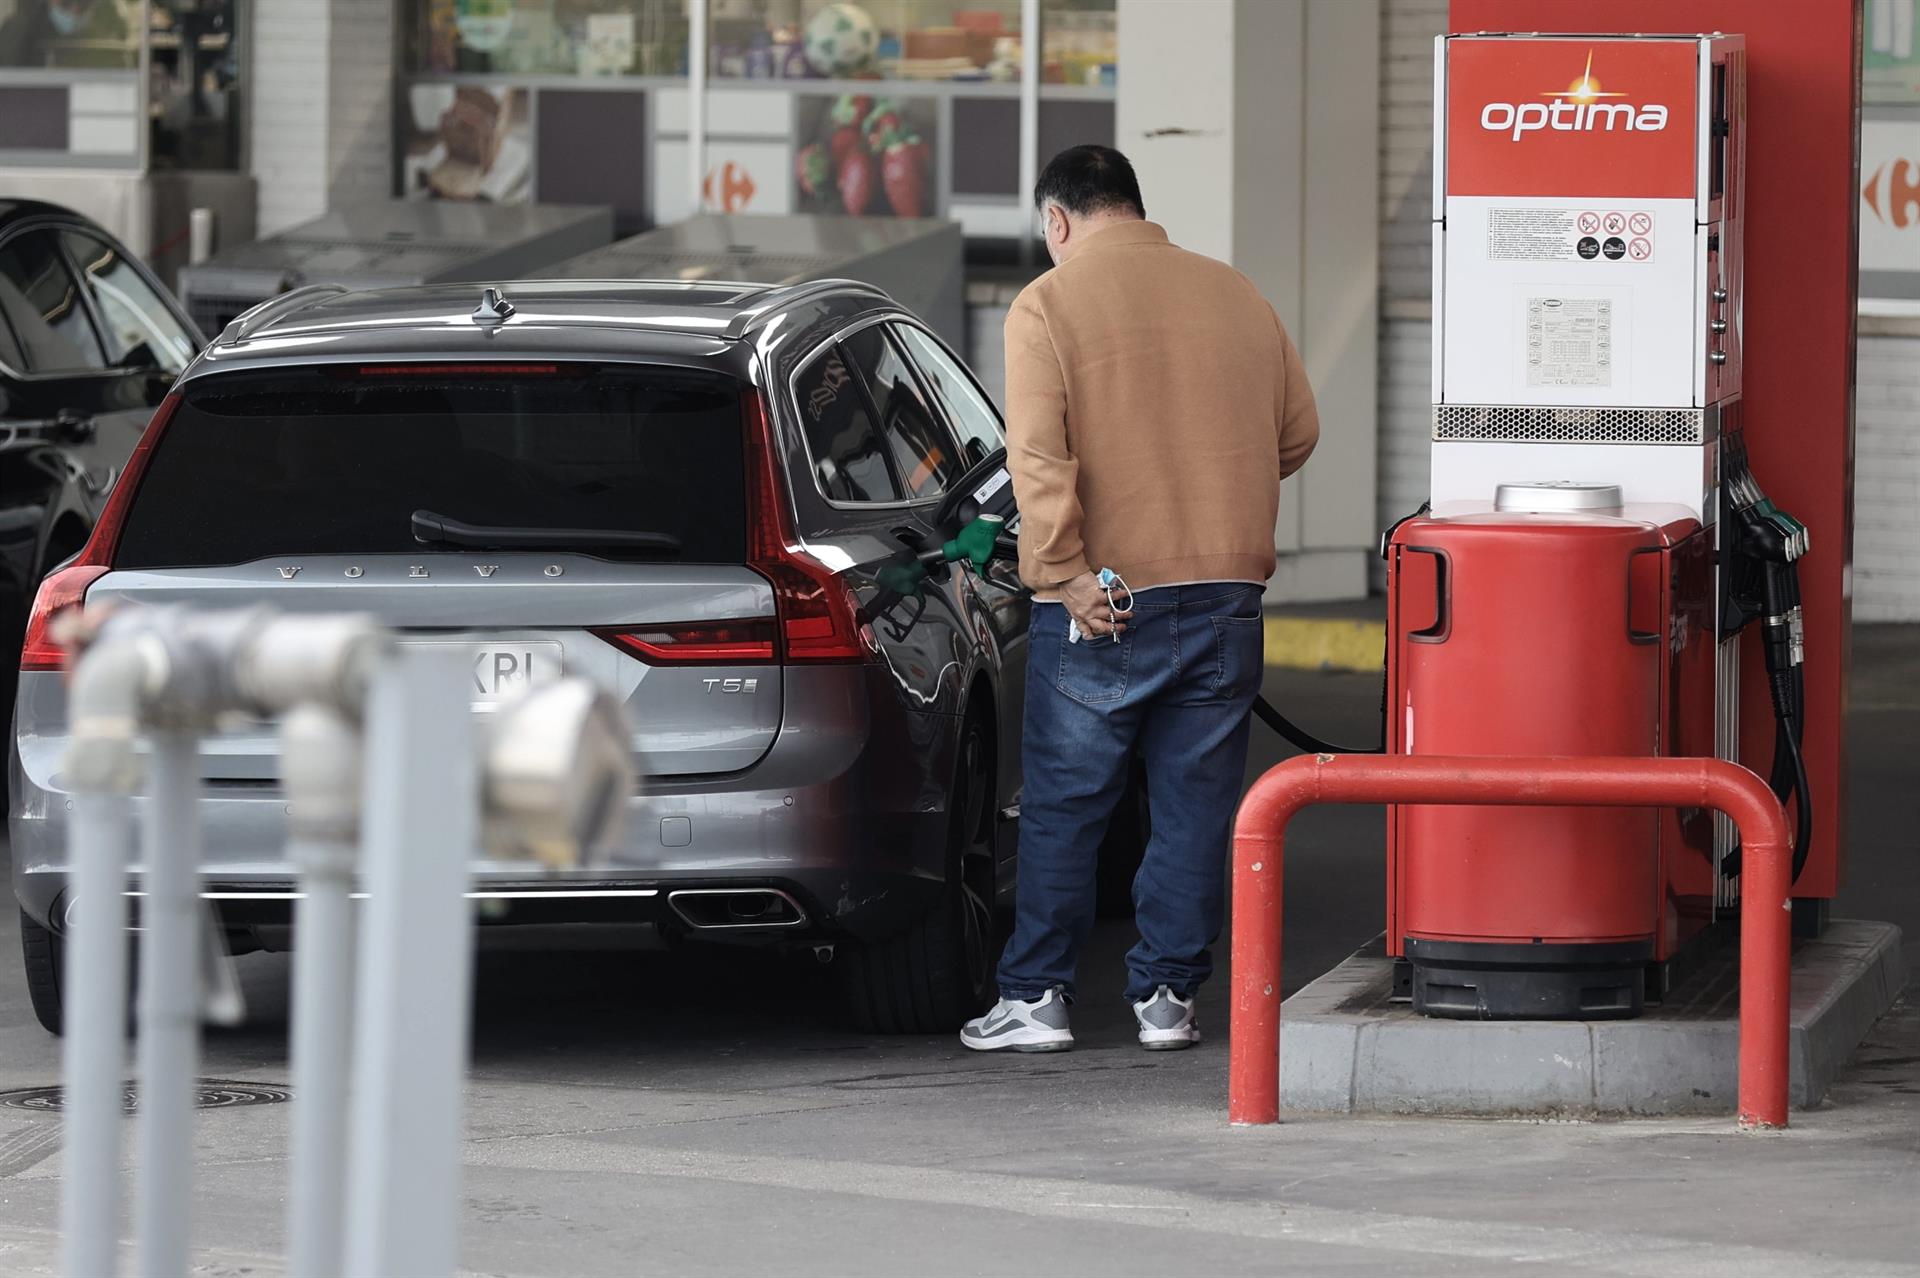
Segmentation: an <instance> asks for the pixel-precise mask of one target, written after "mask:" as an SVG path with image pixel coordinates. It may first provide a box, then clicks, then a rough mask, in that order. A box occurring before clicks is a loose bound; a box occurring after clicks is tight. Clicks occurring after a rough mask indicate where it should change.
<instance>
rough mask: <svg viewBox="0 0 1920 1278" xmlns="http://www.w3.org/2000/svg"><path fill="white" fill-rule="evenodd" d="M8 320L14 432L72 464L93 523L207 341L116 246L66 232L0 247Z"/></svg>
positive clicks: (20, 234)
mask: <svg viewBox="0 0 1920 1278" xmlns="http://www.w3.org/2000/svg"><path fill="white" fill-rule="evenodd" d="M0 318H3V319H4V321H5V323H6V325H7V328H8V331H9V336H10V338H11V346H12V348H13V349H14V350H15V351H16V352H17V353H18V358H19V361H20V365H21V366H20V367H19V368H17V369H12V370H10V371H11V373H12V375H10V376H9V377H8V379H7V383H8V385H7V390H8V395H7V399H8V403H7V405H6V422H7V425H9V426H11V427H13V428H14V429H15V430H16V431H17V432H22V433H24V434H25V435H27V436H30V437H33V438H36V439H39V440H41V441H44V442H47V443H52V444H54V445H57V446H58V447H59V448H60V449H61V450H62V452H63V453H65V454H66V455H67V456H68V457H69V458H71V459H72V463H73V465H74V466H75V468H76V469H77V472H78V474H79V475H80V477H81V479H82V481H83V488H84V490H85V494H86V499H87V505H88V507H89V509H88V511H87V518H88V520H89V521H91V519H92V518H93V517H94V516H96V515H97V514H98V513H99V507H100V506H101V504H103V503H104V501H105V498H106V493H107V490H108V489H109V488H111V487H112V485H113V481H114V480H115V479H117V478H118V477H119V474H120V469H121V467H122V466H124V465H125V464H126V459H127V456H128V454H130V453H131V452H132V451H133V446H134V444H135V443H136V442H137V441H138V440H139V438H140V433H141V432H142V431H143V430H144V429H146V425H147V422H148V420H149V419H150V418H151V417H152V415H153V410H154V408H155V406H156V405H158V404H159V402H160V400H161V399H162V398H163V397H164V396H165V395H166V392H167V388H168V387H169V386H170V385H171V384H172V382H173V379H174V378H175V377H176V376H177V375H178V374H179V373H180V371H181V370H182V369H183V368H185V367H186V365H187V363H188V361H190V360H191V359H192V358H193V353H194V350H195V349H196V347H197V345H198V336H197V335H196V334H194V333H193V331H192V330H191V329H190V328H189V327H187V326H186V325H185V324H184V322H183V321H182V320H181V319H180V318H179V317H178V316H177V315H176V314H174V313H173V312H172V311H171V310H170V309H169V308H168V306H167V305H166V304H165V302H164V301H163V300H162V299H161V296H160V294H159V291H158V287H157V286H156V285H154V284H153V283H152V282H151V281H150V280H149V279H148V278H147V277H146V276H145V274H144V273H143V272H142V271H141V270H140V269H139V268H138V267H137V266H136V265H135V264H134V263H133V262H132V261H131V260H130V259H129V258H128V257H127V256H126V255H125V253H124V251H123V250H121V249H120V248H119V247H118V246H117V245H114V244H112V243H110V242H109V241H107V240H105V239H104V238H101V237H99V236H96V235H94V234H93V233H91V232H88V231H84V230H81V229H79V228H75V227H71V226H67V225H61V224H42V225H38V226H28V227H25V228H22V229H21V230H19V231H17V232H15V233H14V234H13V235H11V236H9V237H7V238H6V239H5V240H4V241H0Z"/></svg>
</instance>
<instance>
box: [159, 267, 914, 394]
mask: <svg viewBox="0 0 1920 1278" xmlns="http://www.w3.org/2000/svg"><path fill="white" fill-rule="evenodd" d="M490 299H497V300H498V301H503V302H504V303H505V304H506V306H507V308H509V309H506V310H505V312H504V318H499V316H500V311H499V310H497V309H496V310H490V309H489V308H490V307H493V306H494V301H493V300H490ZM808 304H812V305H813V306H815V307H821V306H824V307H826V308H828V309H830V310H832V311H834V312H843V313H845V314H846V315H847V316H849V317H851V316H853V315H857V314H859V313H861V312H864V311H870V310H875V309H881V308H885V307H889V306H891V305H892V303H891V301H890V299H888V297H887V295H886V294H885V293H884V292H882V291H881V290H879V289H877V288H875V287H874V286H872V285H870V284H862V283H858V282H856V281H853V280H836V279H830V280H812V281H808V282H805V283H800V284H779V285H768V284H743V283H734V282H729V281H714V280H699V281H682V280H509V281H503V282H500V283H496V284H488V283H484V282H476V283H470V284H429V285H418V286H413V287H407V288H385V289H369V290H364V291H352V290H349V289H346V288H342V287H339V286H337V285H310V286H308V287H306V288H301V289H295V290H293V291H292V292H288V293H282V294H280V295H279V296H278V297H275V298H271V299H269V300H268V301H266V302H264V303H262V304H261V305H259V306H257V307H255V308H254V309H253V310H251V311H248V312H247V313H246V314H244V315H242V316H240V317H239V318H238V319H236V320H234V321H233V322H232V323H231V324H229V325H228V326H227V328H226V331H224V332H223V333H221V334H220V336H219V337H218V338H216V339H215V340H214V341H213V343H212V344H211V345H210V346H209V347H208V348H207V351H206V353H205V354H204V355H203V356H202V358H201V360H200V361H199V364H198V365H197V366H196V368H195V369H194V370H191V371H190V372H189V376H197V375H199V374H201V373H207V372H212V371H214V368H215V367H219V368H222V369H226V368H234V367H238V366H241V365H245V364H255V363H263V364H280V365H284V364H287V363H291V362H313V361H325V362H336V361H342V360H364V359H408V358H453V359H499V358H527V357H544V358H549V359H551V358H556V357H565V358H570V359H613V360H620V359H632V358H634V357H635V355H636V354H641V353H644V354H646V355H649V356H651V355H653V354H656V353H665V354H680V355H685V356H690V357H697V356H698V355H700V354H701V353H703V352H705V353H716V352H717V351H718V350H719V349H721V348H724V347H730V346H732V345H734V344H736V343H739V342H743V341H746V340H749V339H751V338H753V337H755V336H756V335H758V334H759V333H760V332H762V331H763V330H764V329H765V328H766V327H767V326H768V325H769V324H771V323H772V322H773V320H774V319H775V318H776V317H777V316H780V315H782V314H784V313H786V312H787V311H790V310H792V309H793V308H795V307H800V306H803V305H808ZM636 338H643V339H644V340H643V341H642V342H640V343H638V344H637V343H636V340H635V339H636Z"/></svg>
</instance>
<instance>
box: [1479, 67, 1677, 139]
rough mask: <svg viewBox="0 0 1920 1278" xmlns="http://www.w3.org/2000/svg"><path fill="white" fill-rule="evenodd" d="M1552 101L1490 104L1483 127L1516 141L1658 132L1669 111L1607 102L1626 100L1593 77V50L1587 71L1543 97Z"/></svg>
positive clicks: (1485, 109) (1483, 112)
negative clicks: (1549, 133)
mask: <svg viewBox="0 0 1920 1278" xmlns="http://www.w3.org/2000/svg"><path fill="white" fill-rule="evenodd" d="M1542 96H1544V97H1548V98H1552V99H1554V101H1551V102H1489V103H1487V105H1486V106H1484V107H1482V108H1481V109H1480V127H1481V128H1483V129H1485V130H1487V131H1488V132H1489V133H1510V134H1511V135H1512V137H1513V140H1514V141H1515V142H1518V141H1519V140H1520V139H1521V138H1523V137H1525V136H1526V135H1527V134H1529V133H1538V132H1540V131H1542V130H1546V129H1552V130H1555V131H1557V132H1561V133H1597V132H1604V133H1612V132H1615V131H1616V130H1617V131H1619V132H1622V133H1657V132H1659V131H1660V130H1661V129H1664V128H1666V127H1667V108H1666V107H1664V106H1662V105H1661V104H1659V103H1657V102H1655V103H1650V104H1647V105H1645V106H1636V105H1634V104H1632V103H1629V102H1606V101H1602V99H1604V98H1624V97H1625V96H1626V94H1624V93H1607V92H1605V91H1603V90H1602V89H1601V88H1600V82H1599V81H1598V80H1596V79H1594V78H1593V50H1591V49H1589V50H1587V66H1586V70H1584V71H1582V72H1581V73H1580V77H1579V78H1578V79H1577V80H1575V81H1574V82H1573V83H1572V84H1570V85H1568V86H1567V87H1566V88H1565V89H1564V90H1562V91H1561V92H1559V93H1548V94H1544V95H1542Z"/></svg>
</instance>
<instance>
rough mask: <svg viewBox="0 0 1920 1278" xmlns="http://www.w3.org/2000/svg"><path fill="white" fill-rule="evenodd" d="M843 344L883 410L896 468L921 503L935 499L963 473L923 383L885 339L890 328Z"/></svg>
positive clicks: (876, 328)
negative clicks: (927, 397)
mask: <svg viewBox="0 0 1920 1278" xmlns="http://www.w3.org/2000/svg"><path fill="white" fill-rule="evenodd" d="M842 345H843V346H844V347H845V348H846V352H847V357H848V359H849V360H850V361H851V362H852V364H853V365H854V367H856V368H858V369H859V370H860V372H861V374H862V375H863V376H864V377H865V378H866V380H867V389H868V390H869V391H870V392H871V393H872V395H873V402H874V403H875V404H876V405H878V406H879V409H880V434H881V438H883V439H884V440H885V441H886V444H887V448H888V451H890V452H891V453H892V454H893V468H894V470H895V472H896V473H898V474H899V476H900V478H901V480H902V482H903V483H904V484H905V486H906V490H907V495H908V496H909V497H912V498H915V499H918V498H922V497H937V496H939V495H940V493H941V492H943V491H944V490H945V489H946V486H947V483H948V481H949V480H951V479H952V478H953V477H954V476H955V475H958V474H959V473H960V470H961V467H960V466H959V465H958V464H957V453H956V452H955V450H954V446H953V442H952V441H951V440H950V439H949V438H948V437H947V432H946V428H945V427H944V426H942V425H941V423H940V419H939V418H938V417H937V416H936V415H935V414H934V411H933V409H931V408H930V407H928V405H927V399H926V395H925V393H924V392H922V391H921V389H920V382H919V379H918V378H916V377H915V376H914V374H913V369H912V368H911V367H910V366H909V365H908V364H907V361H906V359H905V358H903V357H902V356H901V354H900V350H899V348H898V347H896V346H895V345H894V344H893V343H892V342H890V341H888V340H887V334H886V328H885V326H883V325H880V324H875V325H873V326H872V327H870V328H863V329H861V330H860V331H859V332H858V333H855V334H854V335H853V336H852V337H849V338H848V339H847V340H846V341H845V342H843V343H842Z"/></svg>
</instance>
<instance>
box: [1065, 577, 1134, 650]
mask: <svg viewBox="0 0 1920 1278" xmlns="http://www.w3.org/2000/svg"><path fill="white" fill-rule="evenodd" d="M1060 602H1061V603H1063V604H1065V605H1066V608H1067V613H1068V615H1069V616H1071V617H1072V618H1073V619H1074V620H1075V621H1077V622H1079V623H1080V633H1081V634H1082V635H1085V636H1088V637H1091V638H1095V639H1105V638H1107V637H1108V636H1110V635H1116V634H1119V633H1121V632H1123V631H1124V630H1126V628H1127V625H1126V622H1127V618H1128V617H1131V616H1132V615H1133V613H1132V612H1131V611H1128V612H1115V611H1114V610H1113V609H1112V607H1110V606H1109V605H1108V603H1107V592H1106V591H1104V590H1102V589H1101V588H1100V579H1099V578H1098V577H1096V576H1095V575H1094V574H1092V573H1090V572H1083V573H1081V574H1080V575H1079V576H1078V577H1075V578H1074V579H1073V580H1071V581H1064V582H1061V583H1060Z"/></svg>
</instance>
